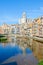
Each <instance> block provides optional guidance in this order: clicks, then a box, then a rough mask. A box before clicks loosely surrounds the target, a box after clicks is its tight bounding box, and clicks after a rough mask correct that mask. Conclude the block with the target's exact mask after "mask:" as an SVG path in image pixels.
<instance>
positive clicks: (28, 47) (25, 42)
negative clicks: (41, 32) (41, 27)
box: [0, 37, 43, 63]
mask: <svg viewBox="0 0 43 65" xmlns="http://www.w3.org/2000/svg"><path fill="white" fill-rule="evenodd" d="M31 53H33V55H34V56H35V58H37V59H38V60H40V59H43V43H41V42H37V41H35V40H32V39H30V38H27V37H25V38H24V37H21V38H20V37H19V38H16V37H9V38H8V42H6V43H4V42H3V43H0V63H2V62H3V61H4V60H6V59H8V58H9V57H11V56H15V55H17V54H23V55H26V54H31Z"/></svg>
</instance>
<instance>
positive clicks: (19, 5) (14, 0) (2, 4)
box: [0, 0, 43, 25]
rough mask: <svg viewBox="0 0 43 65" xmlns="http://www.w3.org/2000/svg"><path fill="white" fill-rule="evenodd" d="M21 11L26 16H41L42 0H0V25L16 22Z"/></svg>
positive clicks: (42, 11) (20, 15) (42, 10)
mask: <svg viewBox="0 0 43 65" xmlns="http://www.w3.org/2000/svg"><path fill="white" fill-rule="evenodd" d="M23 12H26V15H27V18H32V19H34V18H37V17H40V16H43V0H0V25H2V24H3V23H7V24H18V22H19V18H21V17H22V13H23Z"/></svg>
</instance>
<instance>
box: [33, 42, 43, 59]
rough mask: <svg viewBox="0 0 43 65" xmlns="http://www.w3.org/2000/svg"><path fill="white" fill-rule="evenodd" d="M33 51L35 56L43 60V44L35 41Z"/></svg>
mask: <svg viewBox="0 0 43 65" xmlns="http://www.w3.org/2000/svg"><path fill="white" fill-rule="evenodd" d="M32 50H33V53H34V55H35V56H36V57H37V58H38V59H39V60H40V59H43V43H41V42H37V41H33V45H32Z"/></svg>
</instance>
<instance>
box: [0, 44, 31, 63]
mask: <svg viewBox="0 0 43 65" xmlns="http://www.w3.org/2000/svg"><path fill="white" fill-rule="evenodd" d="M25 52H26V53H31V50H30V49H29V48H28V49H26V51H25ZM22 53H23V51H22V49H21V48H20V47H19V46H17V45H15V46H13V47H12V46H10V45H6V46H5V47H3V46H2V45H1V44H0V63H1V62H2V61H4V60H5V59H7V58H9V57H11V56H15V55H17V54H22Z"/></svg>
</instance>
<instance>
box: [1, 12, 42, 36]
mask: <svg viewBox="0 0 43 65" xmlns="http://www.w3.org/2000/svg"><path fill="white" fill-rule="evenodd" d="M0 34H7V35H8V34H19V35H26V36H40V37H43V16H42V17H40V18H36V19H34V20H33V21H32V20H31V19H29V18H27V17H26V13H25V12H24V13H23V14H22V17H21V18H20V19H19V24H13V25H7V24H5V23H4V24H3V25H2V26H0Z"/></svg>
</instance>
